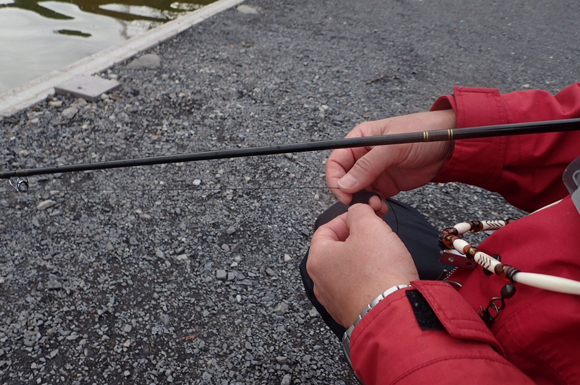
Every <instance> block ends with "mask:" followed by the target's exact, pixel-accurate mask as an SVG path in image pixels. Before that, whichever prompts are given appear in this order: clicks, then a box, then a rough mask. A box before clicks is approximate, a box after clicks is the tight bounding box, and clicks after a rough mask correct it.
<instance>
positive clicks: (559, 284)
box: [441, 219, 580, 295]
mask: <svg viewBox="0 0 580 385" xmlns="http://www.w3.org/2000/svg"><path fill="white" fill-rule="evenodd" d="M510 221H511V220H509V219H507V220H498V221H470V222H463V223H459V224H457V225H455V226H453V227H449V228H446V229H444V230H443V231H442V232H441V240H442V242H443V244H444V245H445V246H446V247H448V248H451V249H455V250H457V251H458V252H459V253H461V254H463V255H465V257H467V258H468V259H469V260H472V261H475V262H476V263H477V264H479V265H481V266H482V267H483V268H484V269H485V270H487V271H489V272H491V273H494V274H497V275H499V276H500V277H502V278H503V279H504V280H506V281H508V282H509V283H511V284H512V285H513V284H515V283H516V282H517V283H521V284H523V285H528V286H533V287H537V288H539V289H544V290H550V291H555V292H558V293H567V294H575V295H580V282H578V281H574V280H572V279H568V278H562V277H556V276H553V275H546V274H536V273H524V272H521V271H520V270H518V269H516V268H515V267H513V266H510V265H507V264H503V263H501V262H500V261H499V260H498V259H496V258H494V257H492V256H491V255H489V254H486V253H484V252H483V251H481V250H478V249H477V248H476V247H474V246H472V245H471V244H469V243H468V242H466V241H465V240H463V239H461V235H463V234H465V233H467V232H473V233H475V232H479V231H494V230H499V229H501V228H502V227H504V226H506V225H507V224H509V223H510Z"/></svg>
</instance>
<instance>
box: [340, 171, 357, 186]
mask: <svg viewBox="0 0 580 385" xmlns="http://www.w3.org/2000/svg"><path fill="white" fill-rule="evenodd" d="M356 184H357V180H356V179H354V178H353V177H352V176H351V175H350V174H346V175H345V176H343V177H342V178H341V179H339V180H338V186H339V187H340V188H345V189H349V188H353V187H354V186H355V185H356Z"/></svg>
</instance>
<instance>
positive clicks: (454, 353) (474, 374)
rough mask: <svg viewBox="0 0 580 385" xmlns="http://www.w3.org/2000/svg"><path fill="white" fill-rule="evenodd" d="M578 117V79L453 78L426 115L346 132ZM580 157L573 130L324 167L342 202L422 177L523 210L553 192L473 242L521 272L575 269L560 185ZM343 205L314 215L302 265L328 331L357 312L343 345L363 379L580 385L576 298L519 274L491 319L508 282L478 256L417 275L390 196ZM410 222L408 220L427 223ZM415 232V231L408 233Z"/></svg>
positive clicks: (411, 149)
mask: <svg viewBox="0 0 580 385" xmlns="http://www.w3.org/2000/svg"><path fill="white" fill-rule="evenodd" d="M577 117H580V83H577V84H574V85H571V86H569V87H567V88H565V89H564V90H562V91H561V92H559V93H558V94H557V95H555V96H553V95H551V94H550V93H548V92H545V91H539V90H529V91H518V92H513V93H509V94H500V92H499V91H498V90H496V89H482V88H463V87H456V88H455V90H454V94H453V95H450V96H444V97H441V98H439V99H438V100H437V101H436V103H435V104H434V106H433V108H432V110H431V111H430V112H424V113H418V114H412V115H407V116H400V117H394V118H389V119H385V120H380V121H375V122H365V123H362V124H361V125H359V126H357V127H355V128H354V129H353V130H352V131H351V132H350V133H349V135H348V137H360V136H372V135H385V134H393V133H401V132H411V131H427V130H436V129H448V128H455V127H457V128H463V127H470V126H484V125H492V124H508V123H518V122H529V121H542V120H556V119H569V118H577ZM578 156H580V131H572V132H566V133H549V134H534V135H525V136H513V137H498V138H484V139H471V140H462V141H456V142H455V143H453V142H435V143H415V144H401V145H395V146H379V147H373V148H357V149H340V150H336V151H334V152H333V153H332V154H331V156H330V158H329V159H328V161H327V163H326V176H327V183H328V185H329V187H334V188H333V189H332V191H333V193H334V194H335V195H336V196H337V198H338V199H339V200H340V201H341V202H342V204H346V205H348V204H350V203H351V201H352V199H353V194H355V193H356V192H359V191H361V190H371V191H374V192H377V193H379V194H380V195H382V196H384V197H387V198H388V197H392V196H394V195H396V194H397V193H398V192H400V191H404V190H411V189H414V188H417V187H420V186H423V185H425V184H427V183H429V182H462V183H468V184H471V185H475V186H479V187H482V188H485V189H487V190H490V191H494V192H498V193H500V194H501V195H502V196H503V197H504V198H505V199H506V200H507V201H508V202H509V203H511V204H513V205H514V206H516V207H519V208H521V209H523V210H526V211H534V210H538V209H540V208H542V207H544V206H546V205H548V204H551V203H553V202H557V203H556V204H553V205H551V206H549V207H547V208H545V209H543V210H540V211H537V212H534V213H532V214H529V215H527V216H525V217H523V218H521V219H518V220H515V221H513V222H511V223H510V224H508V225H507V226H505V227H503V228H502V229H500V230H498V231H496V232H494V233H493V234H492V235H490V236H489V237H488V238H487V239H486V240H485V241H484V242H483V243H482V244H481V245H479V247H478V248H479V249H480V250H482V251H484V252H486V253H488V254H490V255H493V254H499V255H500V256H501V261H502V262H505V263H506V264H509V265H511V266H514V267H516V268H518V269H520V270H521V271H525V272H534V273H542V274H549V275H554V276H558V277H564V278H569V279H574V280H580V213H579V211H578V209H577V207H576V206H575V205H574V203H573V201H572V199H571V197H570V195H569V193H568V191H567V189H566V187H565V186H564V184H563V182H562V173H563V171H564V169H565V168H566V167H567V166H568V165H569V164H570V163H571V162H572V161H573V160H574V159H575V158H576V157H578ZM336 187H338V189H337V188H336ZM346 210H348V211H346ZM397 210H399V208H397ZM343 211H346V212H344V213H342V214H340V215H338V216H336V217H335V218H334V219H330V218H326V219H325V220H324V221H322V222H326V223H324V224H320V223H319V227H318V229H317V230H316V232H315V234H314V236H313V237H312V242H311V247H310V251H309V254H308V256H307V259H305V261H304V263H303V265H304V268H305V269H304V270H305V271H303V274H304V275H305V276H306V278H305V284H307V286H308V282H309V284H310V290H311V293H310V298H311V299H313V302H314V303H315V305H317V308H318V309H319V312H321V314H322V315H323V316H325V315H326V316H325V321H327V323H329V325H330V326H331V327H333V330H334V331H335V333H337V335H338V334H340V333H341V332H342V331H344V330H345V328H350V327H351V326H352V325H353V324H355V321H356V327H354V329H352V328H350V330H349V333H348V335H350V337H349V338H346V339H345V343H346V346H347V348H349V349H350V359H351V360H352V366H353V369H354V371H355V373H356V374H357V376H358V377H359V378H360V380H361V381H362V382H364V383H365V384H367V385H370V384H422V383H429V384H432V385H434V384H440V383H441V384H449V383H474V384H495V385H497V384H580V296H577V295H573V294H562V293H556V292H553V291H548V290H542V289H537V288H534V287H531V286H526V285H522V284H516V285H515V286H517V292H516V293H515V295H513V297H511V298H509V299H506V300H505V307H503V306H502V307H501V312H498V314H494V316H496V318H495V320H493V322H489V323H488V324H489V326H488V325H486V323H484V321H483V320H482V318H481V317H480V315H479V314H478V311H479V312H480V313H481V312H482V309H485V308H486V306H487V305H488V304H489V303H490V299H492V298H494V297H499V296H500V292H501V290H502V287H504V285H506V281H504V280H502V279H501V278H500V277H498V276H496V275H488V274H485V273H484V271H483V269H482V268H481V267H479V268H477V269H475V270H473V271H470V270H465V269H458V270H457V271H456V272H454V273H453V275H452V276H451V278H449V279H450V280H452V281H454V282H457V283H458V284H459V285H460V286H461V287H458V286H459V285H451V284H450V283H449V282H447V281H441V280H440V281H437V280H435V278H434V277H432V276H427V275H426V274H419V273H418V271H417V268H419V272H420V271H421V266H420V262H417V258H416V255H415V254H416V253H417V252H416V251H415V252H410V251H409V250H412V248H413V247H415V246H414V245H413V244H412V243H413V242H414V241H413V240H412V239H407V240H405V239H403V238H402V237H400V236H399V235H397V232H396V231H394V230H393V228H392V226H389V225H388V224H387V223H385V221H383V220H382V219H381V218H380V216H377V215H376V214H377V213H378V214H379V215H382V214H385V213H387V212H388V211H389V207H388V204H387V202H385V201H383V200H381V199H380V198H378V197H373V198H371V199H370V201H369V205H361V204H354V205H351V206H350V208H348V209H347V208H346V206H344V210H343ZM403 211H404V210H403ZM413 215H415V214H411V215H410V216H411V217H412V216H413ZM399 219H400V218H399ZM322 222H321V223H322ZM421 226H422V225H421ZM421 226H419V227H415V228H416V229H417V228H427V227H428V226H424V227H421ZM427 232H428V233H429V234H427V236H426V237H427V238H429V239H431V238H432V237H433V236H432V234H431V233H432V232H430V230H429V231H427ZM422 238H423V234H422V233H420V232H419V233H415V234H414V239H415V240H417V242H421V239H422ZM402 239H403V240H402ZM435 248H436V247H434V248H433V249H435ZM423 250H424V252H426V251H425V250H427V249H423ZM411 254H412V255H411ZM413 258H415V263H414V261H413ZM423 258H428V259H429V258H434V259H438V255H429V256H428V257H425V256H423ZM416 265H417V266H416ZM306 270H307V272H306ZM435 270H437V269H435ZM420 275H421V279H419V276H420ZM425 277H427V278H428V279H425ZM310 279H311V281H310ZM387 289H390V290H387ZM307 290H308V287H307ZM385 290H387V291H386V292H385ZM381 293H384V294H385V295H384V296H383V297H384V299H382V300H380V299H381V298H382V297H377V296H378V295H379V294H381ZM375 298H377V300H375V301H374V302H373V303H371V302H372V301H373V300H374V299H375ZM379 300H380V301H379ZM317 301H319V302H317ZM369 304H371V305H370V306H369ZM369 307H370V308H371V309H370V310H369V311H368V312H367V313H366V314H364V316H363V317H362V318H360V316H359V314H361V311H363V310H364V309H367V310H368V308H369ZM347 351H348V349H347Z"/></svg>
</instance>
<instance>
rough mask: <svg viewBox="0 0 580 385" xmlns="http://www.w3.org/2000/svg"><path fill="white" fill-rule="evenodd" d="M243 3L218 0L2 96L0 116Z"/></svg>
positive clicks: (19, 108) (16, 110)
mask: <svg viewBox="0 0 580 385" xmlns="http://www.w3.org/2000/svg"><path fill="white" fill-rule="evenodd" d="M243 1H244V0H218V1H216V2H215V3H211V4H209V5H206V6H204V7H202V8H200V9H198V10H197V11H194V12H192V13H189V14H187V15H184V16H181V17H178V18H177V19H175V20H172V21H170V22H168V23H166V24H163V25H161V26H159V27H157V28H154V29H152V30H151V31H147V32H145V33H144V34H141V35H139V36H135V37H133V38H131V39H129V40H126V41H124V42H122V43H120V44H117V45H115V46H113V47H111V48H108V49H105V50H103V51H100V52H97V53H95V54H93V55H91V56H88V57H86V58H84V59H81V60H79V61H77V62H75V63H72V64H70V65H68V66H66V67H64V68H61V69H59V70H56V71H53V72H51V73H49V74H47V75H45V76H42V77H40V78H37V79H34V80H32V81H30V82H28V83H26V84H24V85H23V86H20V87H17V88H14V89H12V90H10V91H8V92H6V93H4V94H2V95H0V116H10V115H13V114H15V113H17V112H18V111H20V110H23V109H25V108H27V107H30V106H31V105H33V104H35V103H37V102H39V101H41V100H44V99H45V98H46V97H47V96H48V95H52V94H54V86H56V85H58V84H60V83H62V82H64V81H66V80H69V79H70V78H72V77H74V76H76V75H92V74H94V73H95V72H99V71H102V70H104V69H107V68H109V67H111V66H112V65H114V64H116V63H119V62H121V61H123V60H127V59H129V58H131V57H133V56H135V55H137V54H138V53H139V52H141V51H144V50H146V49H149V48H151V47H153V46H155V45H157V44H159V43H161V42H162V41H165V40H167V39H170V38H171V37H173V36H175V35H177V34H179V33H181V32H183V31H185V30H186V29H188V28H189V27H191V26H193V25H195V24H198V23H200V22H202V21H204V20H205V19H208V18H210V17H211V16H213V15H216V14H218V13H220V12H222V11H225V10H226V9H229V8H231V7H233V6H235V5H237V4H240V3H242V2H243Z"/></svg>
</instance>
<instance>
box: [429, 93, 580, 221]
mask: <svg viewBox="0 0 580 385" xmlns="http://www.w3.org/2000/svg"><path fill="white" fill-rule="evenodd" d="M454 91H455V92H454V95H449V96H443V97H441V98H439V100H437V102H435V104H434V106H433V108H432V110H442V109H449V108H453V110H454V111H455V114H456V116H457V127H458V128H463V127H474V126H486V125H492V124H508V123H520V122H532V121H545V120H557V119H571V118H578V117H580V83H576V84H573V85H571V86H568V87H566V88H565V89H564V90H562V91H561V92H559V93H558V94H557V95H556V96H553V95H551V94H550V93H548V92H546V91H540V90H530V91H518V92H512V93H509V94H503V95H502V94H500V93H499V91H498V90H496V89H484V88H465V87H456V88H455V90H454ZM578 155H580V131H573V132H566V133H549V134H535V135H521V136H510V137H499V138H483V139H470V140H461V141H456V143H455V148H454V151H453V154H452V156H451V157H450V158H449V159H448V160H447V161H446V163H445V165H444V166H443V168H442V169H441V171H440V172H439V175H438V176H437V177H436V179H435V180H434V182H462V183H467V184H471V185H474V186H479V187H482V188H485V189H486V190H489V191H494V192H498V193H500V194H501V195H502V196H503V197H504V198H505V199H506V200H507V201H508V202H510V203H511V204H513V205H514V206H516V207H519V208H521V209H524V210H527V211H533V210H536V209H538V208H540V207H543V206H545V205H547V204H549V203H552V202H554V201H556V200H558V199H561V198H563V197H564V196H566V195H567V194H568V193H567V190H566V188H565V186H564V184H563V183H562V173H563V171H564V169H565V167H566V166H567V165H568V164H569V163H570V162H571V161H572V160H574V159H575V158H576V157H577V156H578Z"/></svg>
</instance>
